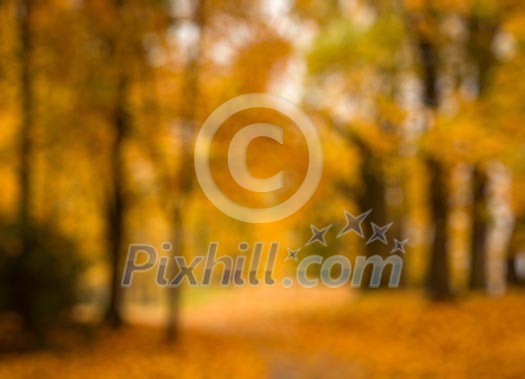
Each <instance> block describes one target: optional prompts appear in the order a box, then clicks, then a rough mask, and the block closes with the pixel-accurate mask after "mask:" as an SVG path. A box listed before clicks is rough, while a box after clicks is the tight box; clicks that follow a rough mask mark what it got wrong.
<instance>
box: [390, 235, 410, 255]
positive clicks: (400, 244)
mask: <svg viewBox="0 0 525 379" xmlns="http://www.w3.org/2000/svg"><path fill="white" fill-rule="evenodd" d="M407 242H408V238H407V239H406V240H403V241H399V240H398V239H396V238H394V248H393V249H392V251H391V252H390V254H392V253H395V252H396V251H399V252H400V253H403V254H406V252H405V245H406V243H407Z"/></svg>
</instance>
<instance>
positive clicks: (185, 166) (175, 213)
mask: <svg viewBox="0 0 525 379" xmlns="http://www.w3.org/2000/svg"><path fill="white" fill-rule="evenodd" d="M194 4H195V5H194V6H195V8H194V12H193V22H195V24H196V25H197V27H198V28H199V32H200V35H199V41H198V42H197V43H196V45H195V46H193V47H192V50H191V51H190V52H189V57H188V62H187V64H186V67H185V70H184V72H185V81H184V88H183V90H184V99H185V101H184V104H183V107H182V115H181V116H182V117H181V118H182V123H181V128H182V131H181V136H182V138H181V139H182V141H181V162H180V169H179V172H178V174H179V188H178V196H179V199H177V200H176V201H174V202H172V203H173V209H172V210H171V214H172V230H173V233H172V235H173V255H179V256H185V251H184V248H185V244H186V243H185V236H186V235H185V232H186V230H185V217H184V215H185V211H186V203H187V199H188V196H189V194H190V192H191V189H192V184H193V172H192V170H193V152H192V149H191V147H192V142H193V136H194V134H195V127H196V119H197V104H198V97H199V65H200V58H201V53H202V52H201V41H202V38H203V37H202V33H203V27H204V24H205V10H204V7H205V1H204V0H196V1H195V3H194ZM172 263H173V262H172ZM172 274H176V272H175V273H172ZM180 292H181V290H180V288H179V287H168V293H167V296H168V316H167V321H166V341H167V342H168V343H173V342H175V341H176V340H177V337H178V334H179V332H178V326H179V322H178V318H179V308H180Z"/></svg>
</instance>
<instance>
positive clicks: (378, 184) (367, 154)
mask: <svg viewBox="0 0 525 379" xmlns="http://www.w3.org/2000/svg"><path fill="white" fill-rule="evenodd" d="M350 140H351V141H352V143H353V144H354V145H355V146H356V147H357V148H358V149H359V152H360V155H361V159H362V165H361V168H360V172H361V189H360V191H359V192H358V194H357V205H358V208H359V212H360V213H364V212H366V211H368V210H370V209H372V213H370V215H369V216H368V217H367V219H366V220H365V221H364V222H363V223H362V225H361V226H362V228H363V233H364V240H363V243H365V252H366V256H367V257H371V256H373V255H381V256H383V257H385V256H386V255H387V254H388V247H387V246H384V245H383V244H381V243H379V242H378V243H370V244H366V241H367V240H368V238H370V237H371V235H372V227H371V225H370V222H374V223H375V224H376V225H378V226H381V227H382V226H384V225H386V224H387V223H388V220H387V209H386V207H387V204H386V181H385V175H384V172H383V167H382V164H381V163H382V162H381V159H379V158H377V157H375V156H374V155H373V152H372V151H371V149H370V147H369V146H367V144H366V143H365V142H364V141H363V140H362V139H361V138H360V137H359V136H357V135H355V134H351V135H350ZM385 270H386V271H385V274H384V275H382V276H381V279H382V283H381V286H383V284H385V285H386V282H388V278H389V275H388V272H387V271H389V270H390V268H387V269H385ZM371 277H372V269H367V270H365V271H364V273H363V281H362V283H363V287H362V288H363V289H368V288H369V287H368V285H369V283H370V279H371ZM383 281H385V283H383Z"/></svg>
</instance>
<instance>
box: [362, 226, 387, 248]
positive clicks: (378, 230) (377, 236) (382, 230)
mask: <svg viewBox="0 0 525 379" xmlns="http://www.w3.org/2000/svg"><path fill="white" fill-rule="evenodd" d="M392 224H393V222H391V223H390V224H387V225H385V226H382V227H381V226H378V225H376V224H374V223H373V222H371V223H370V225H371V226H372V230H373V232H374V234H372V237H370V238H369V239H368V241H366V244H367V245H368V244H369V243H371V242H374V241H377V240H379V241H381V242H383V243H384V244H385V245H388V240H387V239H386V235H385V234H386V232H387V231H388V229H390V227H391V226H392Z"/></svg>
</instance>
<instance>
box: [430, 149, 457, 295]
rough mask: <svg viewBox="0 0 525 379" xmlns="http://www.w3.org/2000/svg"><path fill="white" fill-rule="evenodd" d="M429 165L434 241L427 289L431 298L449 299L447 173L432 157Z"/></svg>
mask: <svg viewBox="0 0 525 379" xmlns="http://www.w3.org/2000/svg"><path fill="white" fill-rule="evenodd" d="M427 167H428V171H429V173H430V207H431V208H430V209H431V215H432V221H433V222H434V243H433V244H432V250H431V253H430V265H429V267H428V273H427V291H428V294H429V296H430V298H432V299H434V300H447V299H449V298H451V297H452V294H451V291H450V284H449V279H450V273H449V271H450V270H449V266H448V235H447V234H448V233H447V223H448V191H447V190H446V188H447V183H446V175H447V174H446V172H445V170H444V168H443V167H442V164H441V163H440V162H437V161H435V160H433V159H431V158H428V159H427Z"/></svg>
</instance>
